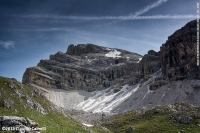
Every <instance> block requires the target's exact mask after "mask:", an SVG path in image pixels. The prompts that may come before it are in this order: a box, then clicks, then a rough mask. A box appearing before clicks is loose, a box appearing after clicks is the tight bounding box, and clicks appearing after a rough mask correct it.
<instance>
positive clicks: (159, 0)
mask: <svg viewBox="0 0 200 133" xmlns="http://www.w3.org/2000/svg"><path fill="white" fill-rule="evenodd" d="M164 2H167V0H158V1H157V2H154V3H152V4H150V5H148V6H146V7H144V8H143V9H141V10H139V11H137V12H135V14H134V16H139V15H142V14H144V13H146V12H148V11H149V10H151V9H153V8H155V7H158V6H160V5H162V4H163V3H164Z"/></svg>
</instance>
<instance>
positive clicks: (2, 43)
mask: <svg viewBox="0 0 200 133" xmlns="http://www.w3.org/2000/svg"><path fill="white" fill-rule="evenodd" d="M0 46H2V47H3V48H5V49H10V48H14V46H15V42H13V41H0Z"/></svg>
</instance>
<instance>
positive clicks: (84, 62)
mask: <svg viewBox="0 0 200 133" xmlns="http://www.w3.org/2000/svg"><path fill="white" fill-rule="evenodd" d="M139 58H142V56H141V55H138V54H136V53H132V52H128V51H125V50H120V49H111V48H105V47H101V46H97V45H94V44H78V45H77V46H75V45H69V47H68V49H67V52H66V53H62V52H57V53H56V54H55V55H50V59H49V60H41V61H40V62H39V63H38V65H37V66H35V67H31V68H27V69H26V71H25V73H24V75H23V80H22V82H23V83H25V84H28V83H32V84H36V85H38V86H41V87H45V88H58V89H67V90H74V89H81V90H86V91H94V90H102V89H104V88H108V87H110V86H113V85H116V84H121V85H124V84H135V83H137V82H138V81H139V80H140V79H138V78H137V77H136V76H135V73H136V72H135V70H136V67H137V65H138V63H139ZM130 77H131V78H130Z"/></svg>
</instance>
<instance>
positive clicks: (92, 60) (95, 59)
mask: <svg viewBox="0 0 200 133" xmlns="http://www.w3.org/2000/svg"><path fill="white" fill-rule="evenodd" d="M93 60H97V59H96V58H95V59H91V60H90V59H88V61H89V62H92V61H93Z"/></svg>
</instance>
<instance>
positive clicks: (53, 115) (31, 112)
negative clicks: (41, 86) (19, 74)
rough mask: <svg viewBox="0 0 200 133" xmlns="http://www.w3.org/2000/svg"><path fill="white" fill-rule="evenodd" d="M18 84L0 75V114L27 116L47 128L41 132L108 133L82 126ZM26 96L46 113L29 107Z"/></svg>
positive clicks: (30, 90) (29, 89) (30, 89)
mask: <svg viewBox="0 0 200 133" xmlns="http://www.w3.org/2000/svg"><path fill="white" fill-rule="evenodd" d="M9 82H13V84H14V85H15V86H16V88H15V89H12V88H10V87H8V84H9ZM18 84H20V82H18V81H16V80H15V79H9V78H4V77H0V116H4V115H6V116H20V117H25V118H26V117H28V118H30V119H32V120H34V121H35V122H37V123H39V126H38V127H46V129H47V130H46V131H41V133H74V132H78V133H88V131H89V130H91V131H93V132H94V133H97V132H98V133H109V131H106V130H104V129H102V128H101V127H92V128H89V127H84V126H83V125H82V124H81V123H79V122H78V121H76V120H74V119H73V118H71V117H69V116H64V115H63V114H62V113H61V112H59V111H56V110H55V109H52V108H51V106H52V104H51V103H50V102H49V101H48V100H46V99H45V98H43V97H41V96H39V95H36V94H35V93H34V91H33V90H32V88H30V87H28V86H26V85H23V88H21V87H20V86H18ZM14 90H18V91H20V93H22V94H23V95H24V96H22V97H19V95H18V94H17V93H16V92H15V91H14ZM26 96H28V97H30V98H31V99H32V100H34V101H36V102H38V103H40V104H41V105H42V106H43V108H44V109H45V111H46V112H47V114H41V113H39V112H38V111H36V109H34V108H30V105H29V104H28V103H27V99H26ZM4 100H6V101H10V103H11V106H10V107H8V108H7V107H4V106H3V103H4Z"/></svg>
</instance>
